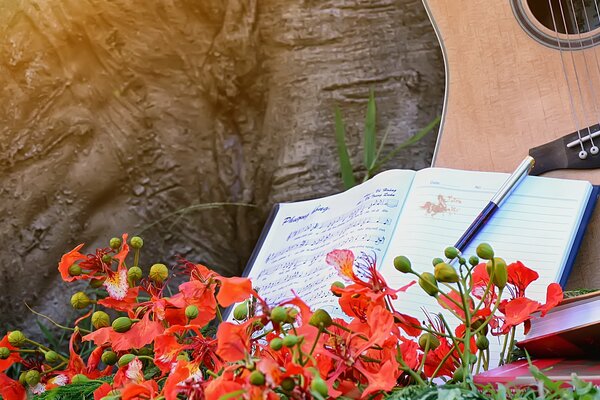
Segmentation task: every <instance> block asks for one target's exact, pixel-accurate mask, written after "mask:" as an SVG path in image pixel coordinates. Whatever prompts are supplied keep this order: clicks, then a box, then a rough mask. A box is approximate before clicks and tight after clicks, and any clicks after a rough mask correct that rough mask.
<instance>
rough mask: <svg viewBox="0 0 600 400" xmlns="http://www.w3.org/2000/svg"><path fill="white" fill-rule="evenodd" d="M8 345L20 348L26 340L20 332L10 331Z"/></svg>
mask: <svg viewBox="0 0 600 400" xmlns="http://www.w3.org/2000/svg"><path fill="white" fill-rule="evenodd" d="M7 339H8V343H10V344H11V345H12V346H15V347H21V346H23V345H24V344H25V341H26V340H27V338H26V337H25V335H23V332H21V331H12V332H11V333H9V334H8V338H7Z"/></svg>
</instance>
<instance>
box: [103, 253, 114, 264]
mask: <svg viewBox="0 0 600 400" xmlns="http://www.w3.org/2000/svg"><path fill="white" fill-rule="evenodd" d="M112 259H113V258H112V257H111V256H110V254H105V255H103V256H102V262H103V263H105V264H110V263H111V262H112Z"/></svg>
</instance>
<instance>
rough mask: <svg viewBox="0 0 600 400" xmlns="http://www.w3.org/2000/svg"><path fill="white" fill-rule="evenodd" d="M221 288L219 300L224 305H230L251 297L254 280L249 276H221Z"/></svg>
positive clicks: (218, 295)
mask: <svg viewBox="0 0 600 400" xmlns="http://www.w3.org/2000/svg"><path fill="white" fill-rule="evenodd" d="M219 280H220V281H221V288H220V289H219V293H218V294H217V301H218V302H219V304H220V305H221V306H223V307H229V306H230V305H232V304H234V303H238V302H240V301H244V300H246V299H247V298H249V297H250V296H251V295H252V294H253V293H254V290H253V289H252V282H251V281H250V279H248V278H239V277H234V278H223V277H221V278H219Z"/></svg>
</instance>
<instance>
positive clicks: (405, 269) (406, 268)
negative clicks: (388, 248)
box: [394, 256, 412, 274]
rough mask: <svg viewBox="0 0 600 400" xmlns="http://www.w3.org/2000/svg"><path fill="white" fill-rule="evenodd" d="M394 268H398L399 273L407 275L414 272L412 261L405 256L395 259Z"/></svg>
mask: <svg viewBox="0 0 600 400" xmlns="http://www.w3.org/2000/svg"><path fill="white" fill-rule="evenodd" d="M394 268H396V269H397V270H398V271H400V272H402V273H404V274H407V273H409V272H411V271H412V266H411V265H410V260H409V259H408V258H407V257H405V256H398V257H396V258H394Z"/></svg>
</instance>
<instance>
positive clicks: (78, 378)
mask: <svg viewBox="0 0 600 400" xmlns="http://www.w3.org/2000/svg"><path fill="white" fill-rule="evenodd" d="M89 381H90V378H88V377H87V376H85V375H84V374H77V375H75V376H73V377H72V378H71V383H75V384H77V383H86V382H89Z"/></svg>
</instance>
